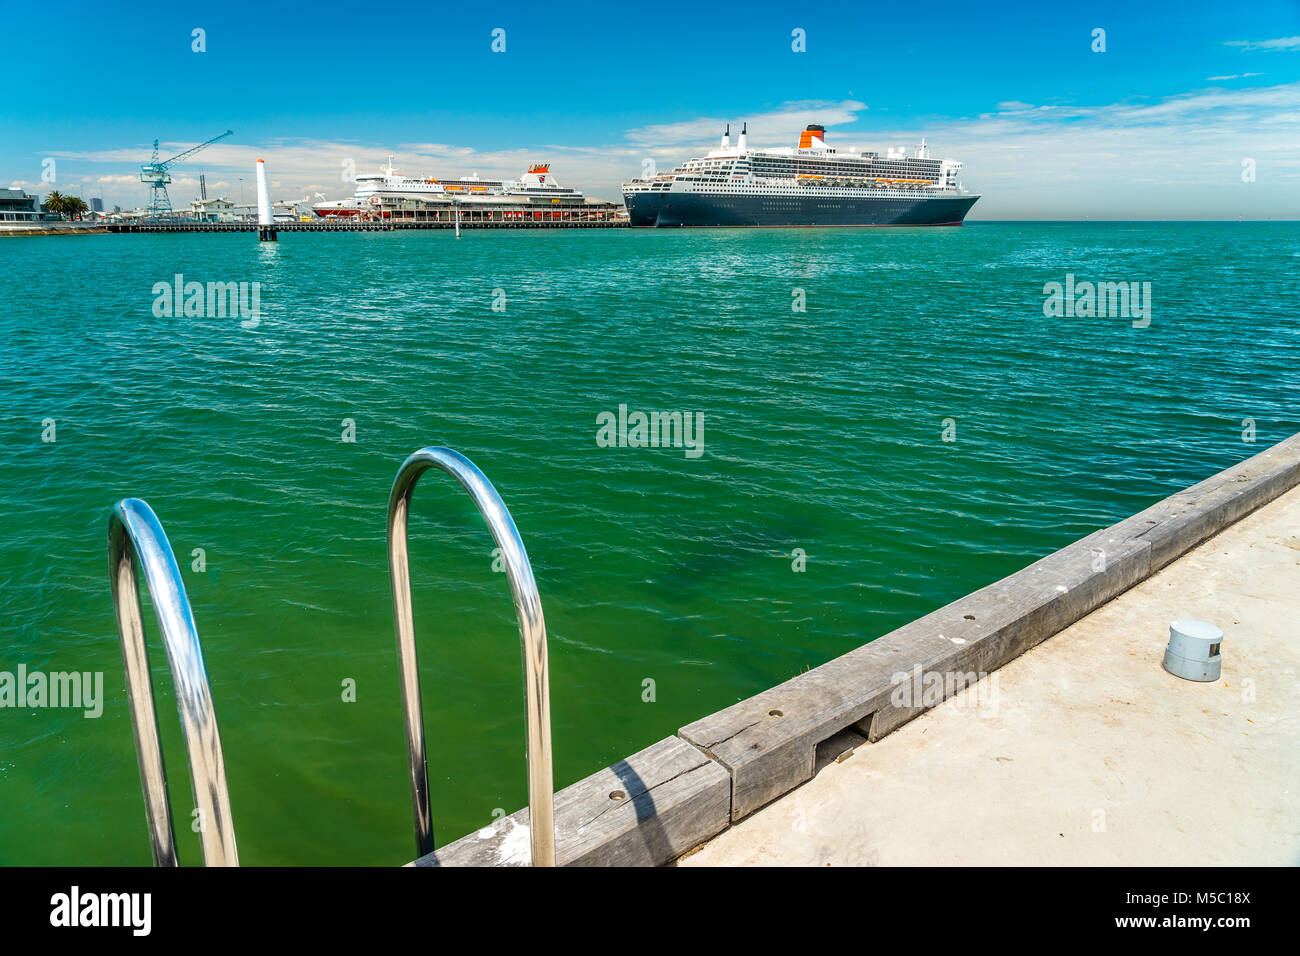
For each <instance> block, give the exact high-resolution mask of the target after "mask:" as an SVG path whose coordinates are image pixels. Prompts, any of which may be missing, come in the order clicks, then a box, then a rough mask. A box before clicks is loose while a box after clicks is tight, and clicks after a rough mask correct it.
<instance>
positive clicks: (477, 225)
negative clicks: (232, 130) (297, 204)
mask: <svg viewBox="0 0 1300 956" xmlns="http://www.w3.org/2000/svg"><path fill="white" fill-rule="evenodd" d="M627 226H628V223H627V220H626V219H462V220H461V221H460V228H461V229H462V230H465V229H626V228H627ZM106 228H107V231H108V232H111V233H124V234H125V233H160V232H252V233H256V232H257V229H258V226H257V223H255V222H141V223H111V224H109V225H108V226H107V227H106ZM455 228H456V222H455V220H439V219H399V220H394V221H375V222H335V221H327V220H321V221H315V222H277V223H276V224H275V229H276V231H277V232H394V231H400V230H405V229H452V230H454V229H455Z"/></svg>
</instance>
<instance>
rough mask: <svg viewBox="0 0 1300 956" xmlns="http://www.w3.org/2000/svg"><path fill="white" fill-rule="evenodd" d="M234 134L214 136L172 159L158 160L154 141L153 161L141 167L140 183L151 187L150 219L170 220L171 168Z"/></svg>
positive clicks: (232, 131)
mask: <svg viewBox="0 0 1300 956" xmlns="http://www.w3.org/2000/svg"><path fill="white" fill-rule="evenodd" d="M233 133H234V130H230V129H228V130H226V131H225V132H224V133H222V134H221V135H220V136H214V137H213V138H212V139H210V140H208V141H207V142H206V143H199V145H197V146H193V147H191V148H189V149H187V150H185V152H183V153H177V154H176V155H175V156H173V157H172V158H171V159H164V160H159V159H158V140H154V141H153V159H152V160H151V161H150V162H147V163H144V164H143V165H141V166H140V182H142V183H144V184H145V185H146V186H148V187H149V218H150V219H152V220H158V219H170V218H171V216H172V201H171V197H170V196H168V195H167V184H168V183H170V182H171V181H172V175H171V168H172V167H173V166H175V165H176V164H177V163H179V162H180V161H181V160H183V159H185V158H186V157H189V156H193V155H194V154H195V153H197V152H198V151H199V150H201V149H206V148H207V147H209V146H211V145H212V144H213V143H215V142H217V140H221V139H225V138H226V137H227V136H230V135H232V134H233Z"/></svg>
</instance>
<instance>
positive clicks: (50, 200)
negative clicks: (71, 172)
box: [45, 189, 68, 216]
mask: <svg viewBox="0 0 1300 956" xmlns="http://www.w3.org/2000/svg"><path fill="white" fill-rule="evenodd" d="M67 202H68V198H67V197H66V196H64V195H63V193H61V192H59V191H58V190H57V189H52V190H50V194H49V195H48V196H46V197H45V208H46V210H47V211H49V212H52V213H54V214H55V215H56V216H62V215H63V213H64V208H65V206H66V205H67Z"/></svg>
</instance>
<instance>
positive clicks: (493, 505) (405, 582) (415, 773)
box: [388, 446, 555, 866]
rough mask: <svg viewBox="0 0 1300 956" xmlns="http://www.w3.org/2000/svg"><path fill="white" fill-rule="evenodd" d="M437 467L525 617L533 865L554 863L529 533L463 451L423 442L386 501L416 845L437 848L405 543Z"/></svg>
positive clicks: (545, 691) (544, 689)
mask: <svg viewBox="0 0 1300 956" xmlns="http://www.w3.org/2000/svg"><path fill="white" fill-rule="evenodd" d="M430 468H439V469H441V470H442V471H445V472H446V473H447V474H449V475H451V476H452V477H453V478H455V479H456V480H457V481H458V482H460V485H461V487H462V488H464V489H465V491H467V492H468V493H469V496H470V497H471V498H472V499H473V500H474V504H475V505H476V506H477V507H478V510H479V513H480V514H481V515H482V516H483V519H484V521H486V522H487V526H488V529H489V530H490V531H491V532H492V537H493V539H494V540H495V541H496V543H497V547H498V548H500V550H501V556H502V557H503V559H504V562H505V568H506V577H507V578H508V579H509V581H510V591H511V594H512V595H513V596H514V602H515V614H516V616H517V617H518V619H519V638H520V643H521V645H522V650H523V657H524V697H525V710H526V713H527V720H528V808H529V809H528V816H529V820H528V823H529V836H530V839H531V843H532V863H533V865H534V866H554V865H555V816H554V811H553V806H552V803H553V799H554V794H553V791H552V786H553V784H552V774H551V703H550V680H549V677H548V675H547V665H546V622H545V620H544V619H543V617H542V599H541V596H540V595H539V594H538V593H537V582H536V581H535V580H534V578H533V568H532V565H531V564H530V563H529V561H528V553H527V551H525V550H524V542H523V539H522V538H521V537H520V536H519V529H518V528H516V527H515V522H514V519H513V518H511V517H510V511H509V509H507V508H506V506H505V502H503V501H502V500H501V496H500V495H499V494H497V490H496V489H495V488H494V487H492V483H491V482H490V481H488V479H487V476H485V475H484V474H483V472H481V471H479V469H478V468H477V467H476V466H475V465H474V463H473V462H472V461H470V460H469V459H468V458H466V457H465V456H464V455H462V454H460V452H457V451H453V450H452V449H450V448H441V447H434V446H430V447H428V448H421V449H420V450H419V451H417V452H415V453H414V454H413V455H411V456H410V457H409V458H407V459H406V461H404V462H403V463H402V467H401V468H399V469H398V471H397V477H396V479H394V481H393V490H392V493H391V494H390V495H389V499H388V569H389V575H390V580H391V582H392V589H393V618H394V625H395V628H396V631H397V659H398V665H399V668H400V670H401V678H402V704H403V710H404V715H405V719H406V750H407V757H408V758H409V769H410V778H411V803H412V808H413V810H414V814H415V843H416V848H417V851H418V853H419V855H420V856H426V855H427V854H429V853H432V852H433V849H434V844H433V821H432V818H431V817H430V813H429V771H428V766H427V763H426V758H425V746H424V710H423V706H422V704H421V700H420V671H419V667H418V666H417V661H416V653H415V623H414V617H413V614H412V608H411V573H410V570H411V569H410V557H409V553H408V551H407V546H406V530H407V517H408V515H409V514H410V509H411V494H412V492H413V491H414V490H415V484H416V482H417V481H418V480H419V478H420V475H422V474H423V473H424V472H425V471H427V470H428V469H430Z"/></svg>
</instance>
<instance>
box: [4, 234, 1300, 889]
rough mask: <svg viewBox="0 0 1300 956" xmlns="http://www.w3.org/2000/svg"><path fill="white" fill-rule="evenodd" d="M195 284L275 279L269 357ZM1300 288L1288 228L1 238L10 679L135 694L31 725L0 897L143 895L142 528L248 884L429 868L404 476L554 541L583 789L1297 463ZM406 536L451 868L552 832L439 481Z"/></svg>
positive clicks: (1296, 250) (438, 803)
mask: <svg viewBox="0 0 1300 956" xmlns="http://www.w3.org/2000/svg"><path fill="white" fill-rule="evenodd" d="M177 273H180V274H182V275H184V276H185V278H186V279H187V280H200V281H205V282H206V281H210V280H212V281H236V282H238V281H250V282H251V281H256V282H260V283H261V304H262V309H263V312H264V317H263V320H262V322H261V324H260V326H259V327H257V328H256V329H252V330H249V329H245V328H242V327H241V324H240V322H239V321H238V320H236V319H230V318H224V319H223V318H212V319H202V318H200V319H194V318H189V319H186V318H180V319H177V318H166V317H164V318H157V317H155V316H154V314H153V308H152V307H153V304H154V298H155V296H154V294H153V292H152V288H153V286H154V284H155V283H157V282H160V281H167V282H170V281H172V280H173V276H174V275H176V274H177ZM1066 273H1073V274H1074V275H1075V276H1076V277H1077V278H1078V279H1079V280H1080V281H1082V280H1093V281H1096V280H1115V281H1118V280H1126V281H1132V280H1136V281H1149V282H1151V283H1152V296H1153V311H1152V316H1151V323H1150V326H1149V327H1148V328H1142V329H1137V328H1134V327H1133V326H1132V323H1131V322H1130V321H1128V320H1125V319H1122V318H1106V319H1100V318H1047V317H1045V316H1044V312H1043V286H1044V283H1047V282H1050V281H1053V280H1057V281H1063V280H1064V277H1065V275H1066ZM1298 276H1300V225H1298V224H1294V223H1260V224H1237V223H1225V224H1151V225H1148V224H1101V223H1098V224H1021V223H1015V224H971V225H968V226H966V227H964V228H961V229H934V230H915V231H914V230H904V229H897V230H786V231H766V230H754V231H688V232H643V231H635V232H629V231H620V232H609V231H594V232H556V233H547V232H521V233H505V232H467V233H466V234H465V236H464V237H463V238H462V239H460V240H459V241H457V240H456V239H454V238H453V237H452V236H450V235H448V234H445V233H433V232H419V233H411V234H366V235H336V234H322V235H296V234H285V235H283V236H282V237H281V241H280V242H279V243H277V244H274V245H271V244H261V245H259V244H258V243H257V242H255V241H253V239H252V237H251V236H247V235H194V236H101V237H78V238H48V239H15V240H8V241H4V242H3V243H0V278H3V280H4V284H3V288H4V302H3V304H4V307H3V309H0V343H3V344H2V345H0V436H2V439H3V455H2V457H0V502H2V503H3V515H4V528H3V530H2V531H0V589H2V590H0V671H6V670H7V671H11V672H12V671H15V670H16V669H17V667H18V665H19V664H24V665H26V667H27V668H28V669H29V670H36V669H40V670H44V671H55V670H78V671H102V672H103V673H104V687H105V698H106V700H105V705H104V706H105V709H104V714H103V716H102V717H101V718H99V719H84V718H83V717H82V716H81V713H80V712H78V711H67V710H36V709H27V710H18V709H15V708H8V709H0V863H19V862H21V863H92V864H110V863H120V862H126V863H139V864H144V863H147V862H148V861H149V849H148V842H147V839H146V831H145V825H144V813H143V803H142V799H141V795H140V788H139V781H138V777H137V769H136V762H135V755H134V746H133V742H132V736H131V728H130V721H129V718H128V716H127V713H126V710H125V705H126V696H125V689H124V686H123V680H122V664H121V657H120V653H119V651H118V645H117V638H116V633H115V630H114V625H113V617H112V607H111V602H110V598H109V591H108V575H107V559H106V555H105V532H106V528H107V516H108V512H109V508H110V506H111V505H112V503H113V502H114V501H116V500H117V499H119V498H122V497H127V496H136V497H140V498H144V499H145V500H147V501H148V502H149V503H150V504H151V505H152V506H153V508H154V509H155V511H156V512H157V513H158V515H159V517H160V519H161V520H162V522H163V525H164V527H165V528H166V530H167V533H168V535H169V537H170V539H171V542H172V545H173V548H174V549H175V551H176V553H177V555H178V558H179V560H180V561H181V564H182V566H183V568H184V569H185V579H186V587H187V588H188V590H189V594H190V598H191V601H192V603H193V605H194V613H195V617H196V620H197V622H198V626H199V631H200V634H201V636H202V639H203V647H204V653H205V656H206V659H207V665H208V672H209V677H210V680H211V683H212V692H213V697H214V699H215V701H216V706H217V713H218V716H219V718H220V722H221V733H222V738H223V742H224V745H225V752H226V763H227V769H228V773H229V780H230V789H231V800H232V804H233V810H234V816H235V824H236V831H237V834H238V840H239V849H240V856H241V860H242V862H244V863H250V864H259V863H260V864H269V863H306V864H325V863H344V864H360V863H373V864H386V863H400V862H404V861H405V860H407V859H409V858H410V856H411V855H412V850H413V845H414V844H413V837H412V833H411V812H410V803H409V796H408V792H407V783H406V770H405V750H404V744H403V732H402V717H401V711H400V707H399V696H398V683H397V666H396V654H395V651H394V644H393V632H392V618H391V604H390V598H389V591H388V579H387V567H386V556H385V545H384V518H385V515H384V512H385V505H386V500H387V494H388V490H389V487H390V484H391V482H392V478H393V475H394V473H395V471H396V469H397V466H398V464H399V463H400V462H401V460H402V459H403V457H404V456H405V455H406V454H408V453H409V452H411V451H413V450H414V449H416V448H418V447H421V446H423V445H428V444H445V445H450V446H452V447H455V448H457V449H459V450H460V451H462V452H464V453H465V454H466V455H468V456H469V457H470V458H472V459H473V460H474V461H475V462H476V463H477V464H478V465H479V466H480V467H481V468H482V469H483V470H484V471H485V472H486V473H487V475H488V476H489V477H490V478H491V479H492V481H493V482H494V483H495V484H496V486H497V488H498V489H499V490H500V492H501V494H502V496H503V497H504V499H505V501H506V503H507V504H508V505H509V507H510V509H511V511H512V512H513V514H514V517H515V520H516V522H517V524H518V526H519V528H520V530H521V531H522V533H523V535H524V539H525V541H526V543H527V546H528V549H529V553H530V555H531V557H532V560H533V565H534V568H535V571H536V574H537V579H538V583H539V586H540V588H541V592H542V598H543V604H544V607H545V612H546V619H547V624H548V627H549V631H550V638H551V649H550V650H551V681H552V699H553V723H554V745H555V776H556V781H555V782H556V785H557V789H558V788H559V787H561V786H564V785H567V784H569V783H571V782H573V781H574V780H577V779H579V778H580V777H582V776H585V775H586V774H588V773H591V772H593V771H595V770H597V769H599V768H601V767H603V766H605V765H607V764H609V763H611V762H613V761H615V760H618V759H620V758H621V757H623V756H625V755H627V754H629V753H631V752H633V751H635V750H638V749H640V748H642V747H644V746H647V745H648V744H651V743H653V742H654V741H656V740H659V739H661V738H663V737H665V736H667V735H668V734H670V733H672V732H673V731H674V730H675V729H676V728H677V727H679V726H681V725H683V724H685V723H687V722H689V721H691V720H693V719H695V718H697V717H700V716H702V715H704V714H706V713H709V712H711V711H713V710H716V709H718V708H721V707H723V706H726V705H727V704H729V703H731V702H733V701H735V700H737V699H740V698H742V697H745V696H748V695H750V694H753V693H755V692H757V691H759V690H762V689H764V688H766V687H769V686H771V685H772V684H774V683H777V682H779V681H782V680H784V679H786V678H788V677H791V676H793V675H794V674H797V673H799V672H800V671H802V670H804V669H806V668H808V667H811V666H815V665H817V664H819V663H821V662H823V661H826V660H828V659H830V658H832V657H834V656H836V655H838V654H841V653H843V652H845V651H847V650H849V649H850V648H852V647H854V646H856V645H858V644H860V643H862V642H863V641H867V640H871V639H872V638H875V637H877V636H879V635H881V634H884V633H886V632H887V631H889V630H891V629H893V628H895V627H897V626H899V625H901V624H904V623H906V622H907V621H909V620H911V619H913V618H915V617H917V616H919V615H921V614H924V613H926V612H928V611H930V610H932V609H934V608H936V607H938V606H940V605H942V604H944V603H946V602H948V601H951V600H953V599H955V598H957V597H960V596H961V595H963V594H965V593H967V592H969V591H971V590H973V589H975V588H978V587H980V586H982V585H984V584H987V583H989V582H990V581H993V580H995V579H997V578H999V577H1002V576H1003V575H1006V574H1008V573H1010V572H1013V571H1015V570H1017V569H1019V568H1021V567H1023V566H1024V565H1026V564H1028V563H1030V562H1031V561H1033V560H1034V559H1036V558H1038V557H1040V556H1041V555H1043V554H1046V553H1048V552H1050V551H1052V550H1055V549H1056V548H1059V547H1061V546H1063V545H1065V544H1067V543H1069V542H1070V541H1072V540H1074V539H1076V538H1078V537H1080V536H1082V535H1084V534H1086V533H1088V532H1090V531H1092V530H1094V529H1096V528H1098V527H1101V526H1103V525H1105V524H1108V523H1110V522H1112V521H1114V520H1117V519H1119V518H1121V517H1124V516H1126V515H1129V514H1131V513H1133V512H1134V511H1137V510H1139V509H1140V508H1142V507H1145V506H1146V505H1148V504H1150V503H1152V502H1153V501H1155V500H1157V499H1158V498H1160V497H1163V496H1164V495H1166V494H1169V493H1171V492H1172V491H1174V490H1176V489H1178V488H1181V487H1184V486H1186V485H1188V484H1191V483H1193V482H1195V481H1197V480H1199V479H1201V478H1204V477H1206V476H1208V475H1209V474H1211V473H1212V472H1214V471H1216V470H1218V469H1221V468H1224V467H1226V466H1228V465H1230V464H1233V463H1234V462H1237V461H1239V460H1241V459H1243V458H1245V457H1247V456H1249V455H1250V454H1252V453H1254V452H1256V451H1259V450H1261V449H1262V448H1263V447H1264V446H1266V445H1268V444H1272V443H1274V442H1276V441H1279V440H1281V439H1282V438H1285V437H1286V436H1288V435H1289V434H1291V433H1293V432H1295V431H1297V430H1300V407H1298V404H1297V399H1298V398H1300V386H1298V384H1297V383H1298V377H1297V359H1298V358H1300V355H1298V354H1297V345H1298V343H1300V333H1298V332H1297V328H1298V327H1300V320H1298V319H1297V305H1298V303H1300V278H1298ZM800 289H801V290H803V296H804V297H805V299H806V311H805V312H795V311H792V308H791V306H792V303H793V302H795V301H796V299H797V296H798V293H797V291H796V290H800ZM496 290H500V291H496ZM502 296H504V303H505V309H504V311H494V310H493V308H492V305H493V302H494V301H497V302H500V301H501V297H502ZM620 404H626V405H627V406H628V407H629V409H631V410H633V411H636V410H641V411H646V412H650V411H682V412H685V411H691V412H694V413H697V414H702V415H703V416H704V432H703V438H704V447H705V451H704V454H703V455H702V456H701V457H699V458H689V457H687V456H686V455H685V454H684V453H683V450H682V449H672V448H657V449H656V448H604V447H600V446H598V444H597V442H596V431H597V425H596V420H597V416H598V415H600V413H602V412H605V411H617V409H618V407H619V405H620ZM45 419H54V421H55V423H56V429H57V430H56V438H57V440H56V441H55V442H53V443H50V442H44V441H42V431H43V427H42V422H43V420H45ZM345 419H352V420H353V421H354V422H355V441H354V442H345V441H343V440H342V436H343V431H344V424H343V422H344V420H345ZM945 419H952V420H954V422H955V437H956V441H952V442H945V441H943V440H942V436H943V430H944V420H945ZM1244 419H1252V420H1253V422H1254V427H1255V429H1256V435H1255V438H1256V441H1255V444H1249V443H1246V442H1244V441H1243V420H1244ZM411 537H412V552H413V553H412V561H413V579H414V588H415V604H416V607H415V611H416V619H417V628H418V631H419V638H420V650H421V658H420V663H421V671H422V679H423V687H424V704H425V720H426V726H427V728H428V733H429V745H430V753H429V769H430V780H431V786H432V790H433V812H434V820H435V826H436V828H437V831H438V836H439V840H440V841H442V842H445V841H446V840H450V839H452V838H455V837H457V836H460V835H462V834H464V833H467V832H469V831H471V830H473V829H475V828H478V827H481V826H484V825H486V824H488V823H490V822H491V820H492V816H493V811H494V809H497V808H502V809H505V810H507V811H513V810H514V809H516V808H517V807H519V806H522V805H523V804H524V803H525V801H526V787H525V780H524V768H523V714H522V701H521V697H522V695H521V688H520V683H521V682H520V655H519V645H518V635H517V631H516V630H515V624H514V620H513V610H512V606H511V602H510V598H509V592H508V588H507V585H506V581H505V578H504V575H501V574H496V573H494V572H493V570H492V555H491V551H492V542H491V540H490V537H489V536H488V534H487V532H486V530H485V529H484V527H483V525H482V523H481V521H480V520H479V519H478V517H477V516H476V514H475V512H474V510H473V506H472V504H471V503H470V501H469V499H468V498H467V497H466V496H465V495H464V494H463V493H460V492H459V491H458V490H457V489H456V487H455V486H454V483H453V482H452V481H451V480H450V479H448V478H446V477H445V476H441V475H438V474H436V473H433V474H430V475H428V476H426V477H425V479H424V480H423V481H422V483H421V485H420V488H419V490H418V492H417V494H416V497H415V505H414V516H413V518H412V523H411ZM195 549H203V552H204V554H205V555H206V570H204V571H202V572H197V571H194V570H193V569H192V567H191V562H192V561H193V554H194V550H195ZM795 549H802V551H803V553H804V554H806V570H804V571H802V572H797V571H795V570H793V569H792V563H793V561H792V554H794V553H795ZM148 630H149V635H150V645H151V653H152V662H153V667H154V671H155V686H156V687H157V688H158V711H159V717H160V723H161V725H162V728H161V729H162V734H163V740H164V747H165V749H166V754H167V758H168V761H169V768H170V771H171V773H170V785H171V791H172V794H173V802H174V806H175V808H176V815H177V823H178V830H179V831H181V832H180V834H179V838H180V840H181V855H182V862H187V863H197V862H199V861H200V859H201V855H200V851H199V848H198V843H197V837H196V836H195V834H193V833H191V832H190V829H189V827H188V826H187V823H188V822H189V819H190V817H189V808H190V807H191V806H192V805H193V803H192V799H191V797H190V794H189V782H188V777H187V773H186V770H185V756H184V747H183V744H182V741H181V738H180V732H179V729H178V724H177V720H176V714H175V707H174V700H173V697H172V695H171V690H170V678H169V677H167V675H166V665H165V663H164V659H163V655H162V652H161V648H160V646H159V643H158V636H157V631H156V629H155V628H154V627H153V625H152V622H151V623H150V624H149V626H148ZM349 679H350V680H352V681H355V685H356V701H355V702H345V701H344V700H343V699H342V698H343V686H344V682H345V681H347V680H349ZM647 681H653V682H654V683H653V697H654V699H653V701H647V700H645V699H644V698H645V697H647V696H650V694H649V692H648V691H647V689H646V688H647V687H648V686H650V685H647V683H646V682H647Z"/></svg>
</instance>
